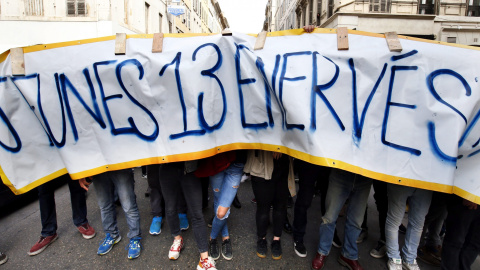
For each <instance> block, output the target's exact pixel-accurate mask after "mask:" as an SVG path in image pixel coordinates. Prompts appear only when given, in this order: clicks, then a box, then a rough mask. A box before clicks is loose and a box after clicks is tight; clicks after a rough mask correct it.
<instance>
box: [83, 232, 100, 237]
mask: <svg viewBox="0 0 480 270" xmlns="http://www.w3.org/2000/svg"><path fill="white" fill-rule="evenodd" d="M95 235H97V233H96V232H94V233H93V234H92V235H86V234H83V233H82V236H83V238H85V239H92V238H93V237H95Z"/></svg>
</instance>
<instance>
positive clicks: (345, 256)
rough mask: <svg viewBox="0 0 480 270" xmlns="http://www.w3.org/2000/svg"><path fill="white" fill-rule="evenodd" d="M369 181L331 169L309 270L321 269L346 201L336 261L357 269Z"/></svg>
mask: <svg viewBox="0 0 480 270" xmlns="http://www.w3.org/2000/svg"><path fill="white" fill-rule="evenodd" d="M372 181H373V179H371V178H368V177H365V176H362V175H359V174H355V173H351V172H348V171H344V170H340V169H336V168H332V170H331V172H330V177H329V183H328V192H327V198H326V206H327V209H326V213H325V215H323V217H322V222H321V224H320V241H319V244H318V250H317V254H316V255H315V258H314V259H313V261H312V269H315V270H318V269H322V268H323V266H324V264H325V260H326V258H327V256H328V254H329V253H330V249H331V247H332V240H333V235H334V231H335V227H336V222H337V218H338V215H339V213H340V211H341V210H342V207H343V205H344V204H345V202H346V201H347V199H349V203H348V208H347V221H346V223H345V230H344V231H345V238H344V242H343V247H342V251H341V253H340V256H339V257H338V262H339V263H340V264H342V265H343V266H346V267H347V268H349V269H352V270H361V269H363V267H362V266H361V265H360V263H359V262H358V247H357V239H358V236H359V235H360V232H361V231H362V228H361V226H362V221H363V216H364V213H365V209H366V207H367V201H368V195H369V194H370V188H371V187H372ZM397 228H398V226H397Z"/></svg>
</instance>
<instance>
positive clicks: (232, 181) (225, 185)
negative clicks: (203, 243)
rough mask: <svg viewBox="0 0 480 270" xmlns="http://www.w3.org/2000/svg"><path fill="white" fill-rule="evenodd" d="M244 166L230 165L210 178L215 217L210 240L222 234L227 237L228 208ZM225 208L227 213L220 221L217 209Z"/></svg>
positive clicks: (238, 164) (240, 164) (239, 164)
mask: <svg viewBox="0 0 480 270" xmlns="http://www.w3.org/2000/svg"><path fill="white" fill-rule="evenodd" d="M243 167H244V164H242V163H232V164H230V166H228V168H226V169H225V170H223V171H221V172H219V173H217V174H216V175H213V176H210V185H211V186H212V189H213V196H214V200H213V209H214V210H215V217H214V218H213V223H212V232H211V233H210V238H212V239H216V238H217V236H218V234H219V233H220V232H222V237H227V236H229V234H228V227H227V218H228V215H229V214H230V206H231V204H232V202H233V199H234V198H235V195H236V194H237V190H238V187H239V186H240V180H241V179H242V173H243ZM219 206H223V207H227V208H228V211H227V213H226V214H225V216H224V217H223V218H221V219H219V218H218V216H217V213H218V207H219Z"/></svg>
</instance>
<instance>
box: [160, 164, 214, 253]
mask: <svg viewBox="0 0 480 270" xmlns="http://www.w3.org/2000/svg"><path fill="white" fill-rule="evenodd" d="M160 186H161V188H162V191H163V197H164V198H165V209H166V213H165V215H166V218H167V223H168V226H169V227H170V233H171V234H172V236H174V237H175V236H177V235H180V220H179V219H178V211H177V207H178V200H179V197H180V196H182V195H181V193H182V191H183V194H184V195H185V200H186V202H187V207H188V213H189V217H190V220H191V224H192V227H193V233H194V235H195V241H196V242H197V247H198V251H199V252H200V253H202V252H207V251H208V235H207V225H206V224H205V220H204V219H203V213H202V184H201V182H200V180H199V179H198V178H197V177H196V176H195V175H194V174H193V173H187V174H184V171H183V168H182V167H179V166H178V164H172V163H169V164H164V165H162V166H161V169H160Z"/></svg>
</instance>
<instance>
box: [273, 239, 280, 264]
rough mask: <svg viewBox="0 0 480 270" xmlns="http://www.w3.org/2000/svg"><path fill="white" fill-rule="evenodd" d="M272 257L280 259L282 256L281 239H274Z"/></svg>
mask: <svg viewBox="0 0 480 270" xmlns="http://www.w3.org/2000/svg"><path fill="white" fill-rule="evenodd" d="M272 258H273V259H274V260H280V259H281V258H282V244H281V243H280V240H273V241H272Z"/></svg>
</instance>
